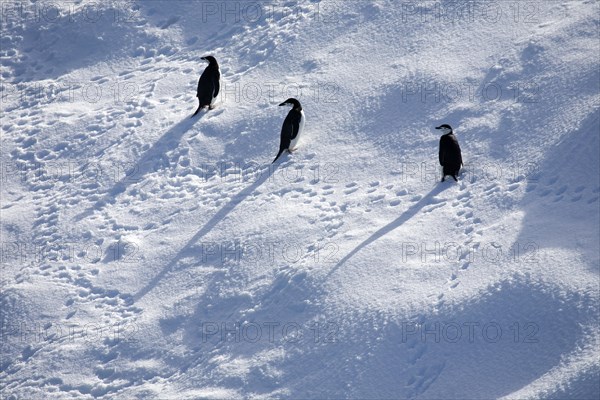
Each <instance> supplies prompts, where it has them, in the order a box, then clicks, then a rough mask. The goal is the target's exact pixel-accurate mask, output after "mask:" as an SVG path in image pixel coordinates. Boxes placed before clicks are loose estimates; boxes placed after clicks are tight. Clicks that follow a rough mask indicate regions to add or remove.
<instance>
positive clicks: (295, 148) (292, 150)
mask: <svg viewBox="0 0 600 400" xmlns="http://www.w3.org/2000/svg"><path fill="white" fill-rule="evenodd" d="M296 150H298V148H297V147H294V148H293V149H288V151H289V152H290V154H292V153H293V152H295V151H296Z"/></svg>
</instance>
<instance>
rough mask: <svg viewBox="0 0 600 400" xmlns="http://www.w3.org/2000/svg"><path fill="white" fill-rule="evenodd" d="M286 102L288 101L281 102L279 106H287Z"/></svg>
mask: <svg viewBox="0 0 600 400" xmlns="http://www.w3.org/2000/svg"><path fill="white" fill-rule="evenodd" d="M286 104H287V103H281V104H280V105H279V107H281V106H285V105H286Z"/></svg>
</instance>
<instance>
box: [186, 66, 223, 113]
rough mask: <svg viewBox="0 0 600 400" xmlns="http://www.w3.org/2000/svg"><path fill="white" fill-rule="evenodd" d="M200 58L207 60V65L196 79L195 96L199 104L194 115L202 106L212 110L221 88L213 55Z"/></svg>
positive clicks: (219, 76) (219, 73) (219, 72)
mask: <svg viewBox="0 0 600 400" xmlns="http://www.w3.org/2000/svg"><path fill="white" fill-rule="evenodd" d="M202 60H205V61H208V66H207V67H206V69H205V70H204V72H202V75H201V76H200V79H199V80H198V89H197V91H196V97H197V98H198V102H199V104H198V109H197V110H196V112H195V113H194V115H196V114H198V112H199V111H200V110H201V109H202V108H204V107H208V108H209V109H211V110H212V109H213V105H214V103H215V100H216V98H217V96H218V95H219V89H220V88H221V71H219V64H218V63H217V60H216V59H215V58H214V57H213V56H206V57H202ZM194 115H192V117H193V116H194Z"/></svg>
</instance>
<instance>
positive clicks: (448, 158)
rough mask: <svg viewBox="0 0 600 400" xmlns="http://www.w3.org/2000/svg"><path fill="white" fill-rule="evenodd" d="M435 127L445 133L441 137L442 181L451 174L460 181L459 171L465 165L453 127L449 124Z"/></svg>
mask: <svg viewBox="0 0 600 400" xmlns="http://www.w3.org/2000/svg"><path fill="white" fill-rule="evenodd" d="M435 129H439V130H441V131H442V133H443V135H442V137H441V138H440V154H439V159H440V165H441V166H442V169H443V171H442V174H443V175H442V182H444V180H445V179H446V176H448V175H450V176H451V177H452V178H454V180H455V181H457V182H458V172H459V171H460V167H461V166H462V165H463V161H462V155H461V152H460V146H459V145H458V140H456V136H454V133H453V132H452V128H451V127H450V125H448V124H443V125H440V126H438V127H436V128H435Z"/></svg>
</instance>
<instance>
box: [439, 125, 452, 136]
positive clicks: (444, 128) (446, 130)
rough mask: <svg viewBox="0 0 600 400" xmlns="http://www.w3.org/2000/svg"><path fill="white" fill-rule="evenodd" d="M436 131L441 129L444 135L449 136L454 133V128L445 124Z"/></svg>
mask: <svg viewBox="0 0 600 400" xmlns="http://www.w3.org/2000/svg"><path fill="white" fill-rule="evenodd" d="M435 129H440V130H441V131H442V133H443V134H444V135H447V134H448V133H452V127H451V126H450V125H448V124H443V125H440V126H437V127H436V128H435Z"/></svg>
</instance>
